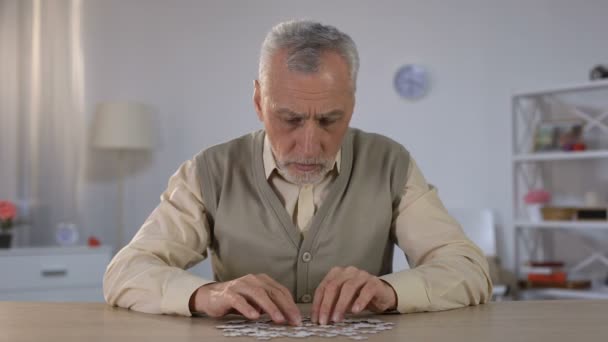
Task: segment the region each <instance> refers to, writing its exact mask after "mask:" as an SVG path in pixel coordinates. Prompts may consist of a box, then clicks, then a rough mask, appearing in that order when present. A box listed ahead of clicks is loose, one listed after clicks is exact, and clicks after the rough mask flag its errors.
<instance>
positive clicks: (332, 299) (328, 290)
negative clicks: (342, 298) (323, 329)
mask: <svg viewBox="0 0 608 342" xmlns="http://www.w3.org/2000/svg"><path fill="white" fill-rule="evenodd" d="M342 283H343V280H342V279H334V280H330V281H328V282H327V285H325V288H324V291H323V300H322V301H321V306H320V307H319V323H320V324H321V325H326V324H327V323H329V315H330V314H331V312H332V311H333V308H334V305H335V304H336V300H337V299H338V295H339V294H340V288H341V287H342Z"/></svg>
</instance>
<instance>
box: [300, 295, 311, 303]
mask: <svg viewBox="0 0 608 342" xmlns="http://www.w3.org/2000/svg"><path fill="white" fill-rule="evenodd" d="M300 300H302V302H304V303H310V301H311V300H312V297H311V296H310V295H309V294H305V295H303V296H302V298H300Z"/></svg>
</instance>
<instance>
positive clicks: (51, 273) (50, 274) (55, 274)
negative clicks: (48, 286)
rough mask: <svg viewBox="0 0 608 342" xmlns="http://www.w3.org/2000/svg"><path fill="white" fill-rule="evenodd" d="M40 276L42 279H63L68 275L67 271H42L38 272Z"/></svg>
mask: <svg viewBox="0 0 608 342" xmlns="http://www.w3.org/2000/svg"><path fill="white" fill-rule="evenodd" d="M40 273H41V274H42V276H43V277H47V278H50V277H65V276H66V275H68V271H67V270H42V271H41V272H40Z"/></svg>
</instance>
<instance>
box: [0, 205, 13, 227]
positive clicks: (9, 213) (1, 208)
mask: <svg viewBox="0 0 608 342" xmlns="http://www.w3.org/2000/svg"><path fill="white" fill-rule="evenodd" d="M15 216H17V208H16V207H15V205H14V204H13V203H11V202H9V201H0V222H1V223H3V224H4V222H5V221H6V222H8V221H14V220H15Z"/></svg>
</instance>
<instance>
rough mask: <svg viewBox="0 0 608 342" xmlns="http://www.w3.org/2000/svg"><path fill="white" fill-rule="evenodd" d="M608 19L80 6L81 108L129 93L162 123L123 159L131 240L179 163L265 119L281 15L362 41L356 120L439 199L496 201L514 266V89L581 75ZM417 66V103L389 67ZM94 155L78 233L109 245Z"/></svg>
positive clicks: (243, 4) (597, 53) (546, 3)
mask: <svg viewBox="0 0 608 342" xmlns="http://www.w3.org/2000/svg"><path fill="white" fill-rule="evenodd" d="M607 13H608V1H602V0H597V1H593V0H587V1H576V2H575V1H566V0H560V1H555V0H553V1H552V0H538V1H531V0H517V1H498V0H495V1H487V0H468V1H454V2H447V1H438V0H433V1H413V0H410V1H403V0H402V1H361V0H360V1H348V0H342V1H320V0H319V1H301V2H293V1H292V2H287V1H256V2H253V1H214V2H211V1H185V0H183V1H160V0H155V1H143V0H139V1H135V0H130V1H125V0H110V1H109V0H88V1H85V2H84V13H83V27H84V30H85V32H84V36H83V37H84V53H85V67H86V86H87V87H86V99H87V106H88V108H89V113H91V115H92V112H93V106H94V105H95V103H97V102H99V101H104V100H116V99H135V100H140V101H143V102H145V103H148V104H150V105H152V106H154V107H155V108H156V109H157V110H158V112H159V114H160V117H161V120H162V140H163V141H162V146H161V147H160V148H159V149H158V150H157V151H156V152H155V153H154V155H153V156H152V157H150V158H148V159H145V160H144V158H139V159H140V160H135V161H133V162H132V163H133V165H132V167H137V168H139V170H138V172H137V173H136V174H134V175H131V176H129V178H128V179H127V184H126V187H127V193H128V194H127V202H126V209H127V221H126V222H127V232H128V233H127V235H128V236H129V237H130V236H132V235H133V234H134V233H135V232H136V231H137V229H139V226H140V225H141V223H142V222H143V221H144V219H145V218H146V217H147V215H148V214H149V212H150V211H151V210H152V209H153V208H154V207H155V205H156V204H157V203H158V196H159V195H160V193H161V191H162V190H163V189H164V187H165V185H166V182H167V179H168V177H169V176H170V175H171V174H172V173H173V172H174V171H175V170H176V168H177V167H178V166H179V164H180V163H181V162H182V161H184V160H185V159H187V158H190V157H191V156H193V155H194V154H195V153H196V152H198V151H199V150H200V149H202V148H205V147H207V146H210V145H212V144H216V143H219V142H222V141H225V140H227V139H230V138H232V137H235V136H238V135H240V134H243V133H246V132H248V131H251V130H255V129H258V128H259V127H260V124H259V123H258V122H257V118H256V116H255V113H254V111H253V108H252V105H251V93H252V80H253V79H254V78H255V77H256V71H257V58H258V50H259V46H260V44H261V42H262V40H263V38H264V35H265V33H266V32H267V30H268V29H269V28H270V27H271V26H272V25H274V24H275V23H277V22H279V21H281V20H284V19H289V18H311V19H316V20H320V21H322V22H325V23H329V24H333V25H335V26H337V27H339V28H340V29H342V30H344V31H346V32H347V33H349V34H350V35H351V36H352V38H353V39H354V40H355V42H356V43H357V45H358V47H359V52H360V55H361V71H360V78H359V83H358V87H359V88H358V92H357V107H356V109H355V115H354V118H353V122H352V125H353V126H356V127H359V128H362V129H364V130H368V131H374V132H379V133H383V134H386V135H388V136H390V137H392V138H394V139H396V140H397V141H399V142H401V143H403V144H404V145H405V146H406V147H407V148H408V149H409V150H410V151H411V152H412V154H413V156H414V157H415V158H416V159H417V161H418V163H419V165H420V167H421V168H422V170H423V172H424V173H425V175H426V177H427V179H428V180H429V181H430V182H432V183H433V184H435V185H437V186H438V188H439V190H440V195H441V197H442V199H443V200H444V202H445V204H446V205H447V206H448V207H489V208H492V209H495V210H496V212H497V213H498V214H499V221H500V222H502V223H503V224H506V225H505V227H507V228H506V229H505V231H504V238H503V239H502V240H501V241H500V245H499V252H500V253H501V254H502V256H503V257H504V258H505V260H510V259H511V256H512V254H513V253H512V250H513V243H512V241H513V238H512V233H511V231H510V229H509V228H508V227H509V220H508V218H509V215H510V212H511V200H510V194H511V185H510V182H511V178H510V171H509V170H510V162H509V158H510V152H511V150H510V146H511V145H510V144H511V140H510V139H511V138H510V132H509V125H510V122H511V121H510V108H509V105H510V94H511V93H512V92H513V91H515V90H522V89H524V90H525V89H533V88H537V87H544V86H548V85H554V84H562V83H566V84H568V83H573V82H579V81H583V80H585V79H586V77H587V73H588V70H589V69H590V67H591V66H592V65H595V64H597V63H600V62H604V63H606V62H608V45H606V44H605V42H606V32H608V20H607V19H606V14H607ZM412 62H417V63H422V64H424V65H426V66H428V68H430V70H431V72H432V75H433V89H432V92H431V93H430V95H429V96H428V97H426V98H425V99H423V100H421V101H419V102H416V103H410V102H407V101H404V100H402V99H400V98H399V97H398V96H397V95H396V94H395V92H394V91H393V89H392V78H393V74H394V72H395V70H396V69H397V68H398V67H399V66H401V65H403V64H406V63H412ZM94 156H95V157H94V158H95V159H96V160H95V162H94V163H93V165H94V166H95V168H94V169H92V170H91V173H90V175H89V180H90V184H89V188H90V189H92V191H93V192H92V196H90V198H89V205H88V207H89V210H88V213H87V217H88V220H89V227H87V229H89V230H90V231H91V232H93V233H96V234H98V235H101V236H102V238H103V239H104V241H106V242H109V243H112V242H113V235H112V234H113V231H112V230H111V229H110V228H109V227H111V225H112V222H113V218H112V217H113V214H114V213H115V210H116V209H115V201H113V198H114V196H116V193H115V188H114V184H113V183H112V180H111V178H110V176H111V168H110V167H109V166H108V165H109V164H108V163H106V162H107V161H108V160H109V157H111V156H107V155H102V156H100V155H99V154H95V155H94ZM146 163H147V164H146Z"/></svg>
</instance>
